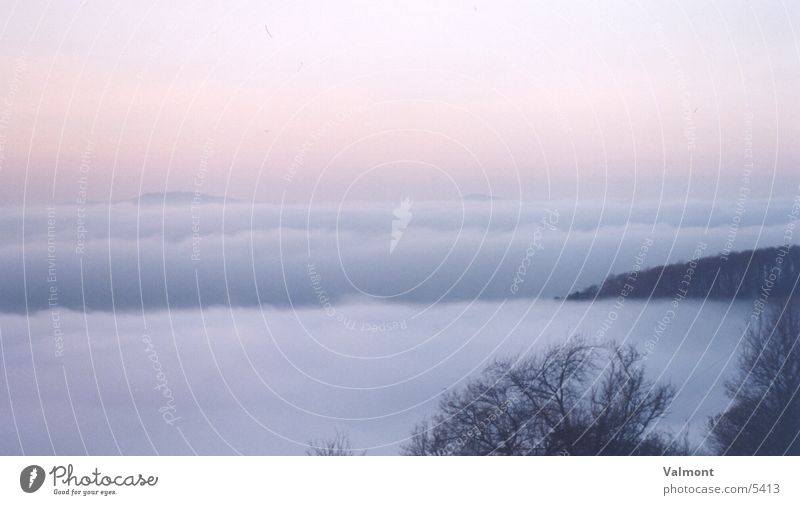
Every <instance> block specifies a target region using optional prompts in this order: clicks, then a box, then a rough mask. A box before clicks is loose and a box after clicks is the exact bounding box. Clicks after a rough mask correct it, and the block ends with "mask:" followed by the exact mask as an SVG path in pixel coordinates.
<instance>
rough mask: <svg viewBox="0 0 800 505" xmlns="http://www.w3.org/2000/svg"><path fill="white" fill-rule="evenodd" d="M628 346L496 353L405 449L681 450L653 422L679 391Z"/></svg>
mask: <svg viewBox="0 0 800 505" xmlns="http://www.w3.org/2000/svg"><path fill="white" fill-rule="evenodd" d="M642 364H643V356H642V355H641V354H640V353H639V352H637V351H636V350H635V349H634V348H633V347H630V346H617V345H613V344H610V345H605V346H591V345H588V344H586V343H585V342H583V341H581V340H580V339H573V340H571V341H570V342H568V343H567V344H565V345H562V346H557V347H551V348H549V349H547V350H545V351H544V352H543V353H541V354H540V355H537V356H533V357H531V358H526V359H522V360H516V359H506V360H500V361H496V362H495V363H493V364H492V365H490V366H489V367H487V368H486V369H485V370H484V372H483V373H482V374H481V375H480V376H478V377H476V378H474V379H472V380H470V381H469V382H468V383H467V384H466V386H465V387H464V388H463V389H462V390H459V391H454V392H448V393H447V394H446V395H445V396H444V398H443V399H442V401H441V402H440V405H439V412H438V413H436V414H435V415H434V416H433V417H432V418H431V419H429V420H427V421H425V422H423V423H422V424H419V425H417V426H416V428H415V429H414V431H413V433H412V437H411V440H410V442H409V443H408V444H406V446H404V447H403V453H404V454H408V455H564V454H572V455H627V454H663V453H667V454H669V453H678V452H682V451H683V450H684V449H682V448H679V447H677V446H673V445H672V444H671V443H670V442H668V440H670V439H671V437H669V436H668V434H666V433H659V432H656V431H654V430H652V428H653V423H654V422H655V421H656V420H658V419H659V418H660V417H662V416H663V415H664V414H665V412H666V408H667V405H668V404H669V403H670V401H671V400H672V398H673V397H674V390H673V388H672V386H671V385H656V384H653V383H652V382H650V381H649V380H647V378H646V376H645V370H644V367H643V366H642Z"/></svg>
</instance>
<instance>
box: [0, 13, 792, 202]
mask: <svg viewBox="0 0 800 505" xmlns="http://www.w3.org/2000/svg"><path fill="white" fill-rule="evenodd" d="M429 4H430V2H421V1H411V2H404V3H403V4H402V6H400V5H391V4H387V3H383V2H382V3H375V2H291V3H280V2H226V3H224V4H216V5H215V4H213V3H206V2H200V3H195V2H149V1H148V2H94V3H88V2H59V3H58V4H57V5H51V4H48V3H46V2H37V1H33V2H21V1H20V2H5V3H4V4H3V5H2V6H0V20H5V22H3V23H2V25H0V42H1V43H0V62H2V65H3V68H6V69H8V70H9V71H6V72H3V75H2V77H0V106H1V107H2V110H0V118H2V120H0V139H2V140H1V142H2V144H0V146H1V147H2V151H0V152H2V157H1V158H0V163H2V165H0V167H1V168H2V174H3V175H2V177H3V184H2V186H0V198H2V202H3V203H6V204H20V203H21V202H22V201H23V200H24V201H26V202H48V201H55V202H65V201H66V202H69V201H73V200H74V199H75V198H76V196H77V193H78V192H79V191H80V190H81V189H83V190H85V191H86V192H87V193H88V196H89V198H90V199H93V200H98V201H118V200H122V199H126V198H131V197H133V196H136V195H138V194H140V193H147V192H155V191H164V190H169V191H194V190H195V189H197V188H198V186H201V187H202V189H203V190H204V192H208V193H213V194H226V195H228V196H232V197H236V198H241V199H245V200H248V201H251V200H255V201H260V202H272V203H276V202H280V201H282V200H285V201H300V202H306V201H310V200H311V199H312V198H315V199H317V200H319V199H323V200H329V201H340V200H341V199H342V198H344V197H345V195H346V194H347V196H348V197H350V198H354V199H361V200H382V199H388V200H395V199H396V198H397V194H399V193H402V192H405V193H413V195H412V196H413V197H414V198H415V199H416V200H425V199H428V200H430V199H457V198H458V193H459V192H461V193H462V194H471V193H482V194H492V195H495V196H499V197H503V198H510V199H522V200H543V199H548V198H554V197H557V198H563V197H576V198H579V199H584V198H605V197H608V196H614V197H618V198H624V199H628V200H631V199H635V198H646V199H658V198H660V197H663V196H664V195H667V197H675V196H678V197H682V196H684V195H687V194H688V195H690V196H692V197H707V196H708V195H709V194H713V195H715V196H717V197H719V198H722V199H727V200H730V199H734V198H735V197H736V192H737V190H738V188H739V186H740V183H741V179H742V173H743V171H744V167H745V165H746V163H747V162H748V161H749V159H748V157H750V156H751V155H752V162H753V163H754V167H755V168H754V170H755V171H756V172H757V173H758V174H759V176H760V177H758V178H757V179H756V180H754V182H753V184H752V186H753V187H752V189H753V190H754V191H757V192H758V194H759V195H760V196H761V197H769V196H772V195H775V194H781V195H783V196H787V195H786V188H787V184H786V181H787V180H790V179H792V178H793V177H795V172H794V171H793V170H795V167H796V165H797V162H798V151H797V150H798V147H797V145H796V143H795V142H792V141H790V139H794V138H797V136H798V134H800V119H799V118H800V114H798V107H800V105H798V102H797V100H796V99H795V95H796V91H795V90H796V89H797V88H798V86H800V50H799V49H798V43H797V40H796V36H795V30H796V25H797V19H798V9H799V8H798V6H797V5H795V4H794V3H792V2H778V3H775V4H772V3H758V4H752V3H747V2H725V3H724V4H723V3H720V2H633V3H632V2H603V3H601V4H598V3H597V2H533V3H530V2H525V3H522V2H479V1H475V2H442V3H437V4H436V5H429ZM82 175H83V176H85V179H86V180H85V181H84V182H85V183H84V184H83V185H82V183H81V181H82V177H81V176H82ZM311 188H315V189H316V190H317V191H316V192H314V194H313V196H312V189H311ZM348 189H349V190H350V191H349V193H348Z"/></svg>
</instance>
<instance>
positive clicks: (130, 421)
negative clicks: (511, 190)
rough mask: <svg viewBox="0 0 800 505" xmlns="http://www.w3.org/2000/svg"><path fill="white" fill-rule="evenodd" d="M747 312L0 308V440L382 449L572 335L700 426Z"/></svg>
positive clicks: (114, 447)
mask: <svg viewBox="0 0 800 505" xmlns="http://www.w3.org/2000/svg"><path fill="white" fill-rule="evenodd" d="M671 309H674V312H670V310H671ZM750 311H751V306H749V305H748V304H746V303H742V302H736V303H722V302H711V301H705V302H704V301H702V300H684V301H683V302H681V303H680V304H678V306H677V307H674V306H673V305H672V302H671V301H670V300H651V301H637V300H632V299H629V300H626V301H625V302H624V303H623V304H621V305H620V304H619V303H618V302H617V301H615V300H607V301H598V302H594V303H591V302H573V301H570V302H567V301H563V300H554V299H552V298H539V299H514V300H505V301H502V300H501V301H497V300H489V301H475V302H466V301H465V302H453V303H439V304H436V305H421V304H402V303H385V302H379V301H375V300H365V301H359V300H358V299H351V300H348V301H346V302H342V303H337V304H331V305H329V306H323V305H321V304H318V305H304V306H298V307H295V308H290V309H287V308H275V307H270V306H262V307H238V308H227V307H210V308H192V309H183V310H172V311H166V310H151V311H146V312H141V311H140V312H135V311H133V312H119V313H116V314H115V313H113V312H105V311H99V312H87V313H84V312H82V311H72V310H67V309H64V310H60V311H56V312H54V311H40V312H37V313H35V314H32V315H31V316H30V317H29V318H27V317H26V316H25V315H24V314H3V315H0V332H1V333H0V351H1V352H2V354H0V358H2V374H0V385H1V386H2V387H0V434H1V435H0V454H20V453H25V454H52V453H57V454H84V453H90V454H117V453H124V454H152V453H158V454H193V453H197V454H303V453H304V451H305V449H306V447H305V444H306V443H307V442H308V441H311V440H315V439H323V438H329V437H332V436H333V435H334V434H335V433H337V432H339V433H346V434H347V435H348V436H349V438H350V440H351V442H352V444H353V446H355V447H357V448H363V449H367V450H368V453H369V454H395V453H397V452H398V450H399V447H400V445H401V444H402V443H403V442H404V441H405V440H406V439H407V437H408V436H409V433H410V431H411V429H412V428H413V426H414V424H415V423H417V422H419V421H420V420H422V419H423V418H424V417H425V416H427V415H430V414H431V413H432V412H433V411H435V409H436V405H437V402H438V401H439V399H440V395H441V394H442V393H443V392H444V391H445V390H448V389H453V388H459V387H460V386H462V385H463V384H464V381H465V380H467V379H468V378H469V377H470V376H471V375H473V374H475V373H478V372H479V371H480V370H481V369H482V368H483V367H484V366H485V365H486V364H487V363H488V362H489V361H490V360H492V359H493V358H495V357H507V356H514V355H518V354H524V353H535V352H537V350H540V349H542V348H543V347H546V346H548V345H552V344H557V343H560V342H564V341H565V340H566V339H568V338H571V337H574V336H576V335H579V336H582V337H583V338H585V339H587V340H590V341H599V340H603V341H606V340H608V339H614V340H616V341H617V342H619V343H631V344H634V345H636V346H638V347H639V348H640V349H641V350H642V351H643V352H646V353H647V360H646V366H647V370H648V373H649V375H650V376H651V378H652V379H654V380H659V381H671V382H672V383H673V384H674V385H675V386H676V388H677V391H678V394H677V396H676V397H675V400H674V402H673V403H672V404H671V405H670V408H669V414H668V415H667V416H666V418H664V419H663V420H662V421H661V422H660V423H661V427H665V428H668V429H670V430H672V431H673V432H675V433H676V434H677V433H682V432H684V431H685V430H688V432H689V433H690V436H691V438H692V439H693V440H701V439H702V437H703V435H704V429H705V425H706V422H707V419H708V416H710V415H713V414H715V413H718V412H719V411H720V410H721V409H723V408H724V407H725V405H726V398H725V396H724V391H723V387H722V386H723V382H724V380H725V378H726V377H728V376H729V375H730V373H731V372H732V371H733V367H734V365H735V361H736V354H737V345H738V343H739V340H740V338H741V336H742V333H743V330H744V329H745V325H746V323H747V320H748V318H749V315H750ZM55 318H57V321H56V320H55ZM598 337H600V339H599V340H598Z"/></svg>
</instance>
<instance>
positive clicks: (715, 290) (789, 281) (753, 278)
mask: <svg viewBox="0 0 800 505" xmlns="http://www.w3.org/2000/svg"><path fill="white" fill-rule="evenodd" d="M798 276H800V246H797V245H792V246H784V247H767V248H763V249H756V250H752V251H741V252H735V253H730V254H728V255H717V256H706V257H702V258H699V259H697V260H694V261H691V262H688V261H687V262H683V263H673V264H670V265H664V266H660V267H654V268H649V269H645V270H641V271H639V272H626V273H623V274H618V275H612V276H610V277H608V278H607V279H606V280H605V281H604V282H603V283H602V284H601V285H599V286H598V285H594V286H589V287H588V288H586V289H584V290H580V291H575V292H574V293H571V294H570V295H568V296H567V300H591V299H595V298H598V299H600V298H611V297H618V296H623V295H624V296H625V297H626V298H673V297H676V296H679V295H680V296H681V297H684V298H706V297H708V298H711V299H726V300H729V299H733V298H743V297H744V298H755V297H759V296H763V295H765V294H766V295H768V296H770V297H772V296H774V297H786V296H789V295H796V294H797V293H794V292H793V290H794V289H795V285H796V284H797V279H798Z"/></svg>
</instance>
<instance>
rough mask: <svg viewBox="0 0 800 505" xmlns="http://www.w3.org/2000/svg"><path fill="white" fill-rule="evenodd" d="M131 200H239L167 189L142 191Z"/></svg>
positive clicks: (175, 202)
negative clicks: (152, 191) (155, 191)
mask: <svg viewBox="0 0 800 505" xmlns="http://www.w3.org/2000/svg"><path fill="white" fill-rule="evenodd" d="M129 201H130V202H131V203H134V204H137V203H138V204H140V205H161V204H166V205H181V204H189V203H197V204H201V203H226V202H227V203H234V202H237V201H238V200H236V199H235V198H229V197H221V196H212V195H209V194H206V193H195V192H193V191H167V192H161V193H142V194H141V195H139V196H137V197H135V198H132V199H130V200H129Z"/></svg>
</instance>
